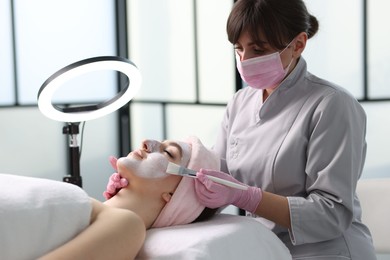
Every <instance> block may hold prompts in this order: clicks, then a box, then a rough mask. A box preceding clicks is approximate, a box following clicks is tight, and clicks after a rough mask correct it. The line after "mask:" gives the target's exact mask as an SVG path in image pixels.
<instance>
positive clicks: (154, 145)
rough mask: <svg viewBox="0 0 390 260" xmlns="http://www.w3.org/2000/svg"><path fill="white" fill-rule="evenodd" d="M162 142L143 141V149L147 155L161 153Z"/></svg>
mask: <svg viewBox="0 0 390 260" xmlns="http://www.w3.org/2000/svg"><path fill="white" fill-rule="evenodd" d="M159 148H160V142H158V141H156V140H149V139H146V140H144V141H142V149H143V150H144V151H145V152H147V153H153V152H157V151H159Z"/></svg>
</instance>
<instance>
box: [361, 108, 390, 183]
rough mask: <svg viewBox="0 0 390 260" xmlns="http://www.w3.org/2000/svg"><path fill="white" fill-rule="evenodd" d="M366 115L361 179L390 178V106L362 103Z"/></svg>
mask: <svg viewBox="0 0 390 260" xmlns="http://www.w3.org/2000/svg"><path fill="white" fill-rule="evenodd" d="M363 106H364V109H365V111H366V113H367V159H366V164H365V167H364V172H363V177H366V178H378V177H390V152H389V147H390V135H389V133H390V119H389V114H390V104H389V103H386V102H375V103H363Z"/></svg>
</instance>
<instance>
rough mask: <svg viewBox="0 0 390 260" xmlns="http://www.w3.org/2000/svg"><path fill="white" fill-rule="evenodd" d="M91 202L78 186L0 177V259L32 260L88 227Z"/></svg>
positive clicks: (27, 178) (14, 177)
mask: <svg viewBox="0 0 390 260" xmlns="http://www.w3.org/2000/svg"><path fill="white" fill-rule="evenodd" d="M91 210H92V206H91V202H90V199H89V197H88V195H87V194H86V193H85V192H84V191H83V190H82V189H81V188H79V187H78V186H76V185H73V184H68V183H63V182H58V181H53V180H47V179H40V178H32V177H23V176H15V175H9V174H0V259H12V260H17V259H36V258H38V257H39V256H42V255H44V254H45V253H47V252H49V251H51V250H53V249H55V248H57V247H58V246H60V245H62V244H64V243H65V242H67V241H69V240H70V239H72V238H73V237H75V236H76V235H77V234H78V233H80V232H81V231H82V230H83V229H85V228H86V227H87V226H88V225H89V221H90V216H91Z"/></svg>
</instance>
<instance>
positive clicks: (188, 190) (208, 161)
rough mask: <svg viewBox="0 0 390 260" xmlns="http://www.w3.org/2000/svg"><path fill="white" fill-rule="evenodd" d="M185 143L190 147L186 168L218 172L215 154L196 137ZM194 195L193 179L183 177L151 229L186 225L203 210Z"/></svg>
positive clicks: (218, 162) (218, 165)
mask: <svg viewBox="0 0 390 260" xmlns="http://www.w3.org/2000/svg"><path fill="white" fill-rule="evenodd" d="M186 143H188V144H190V146H191V157H190V161H189V163H188V166H187V168H189V169H193V170H196V171H197V170H200V169H201V168H205V169H214V170H219V167H220V161H219V159H218V157H217V156H216V154H215V153H214V152H213V151H211V150H209V149H207V148H206V147H205V146H204V145H203V144H202V143H201V142H200V140H199V139H198V138H197V137H194V136H192V137H189V138H188V139H187V140H186ZM204 208H205V207H204V206H202V205H201V204H200V203H199V201H198V198H197V196H196V193H195V183H194V179H192V178H189V177H183V178H182V179H181V181H180V183H179V185H178V186H177V188H176V190H175V192H174V193H173V195H172V197H171V200H170V201H169V202H168V203H167V204H166V205H165V207H164V208H163V209H162V210H161V212H160V214H159V215H158V217H157V219H156V220H155V222H154V223H153V225H152V227H153V228H158V227H167V226H174V225H182V224H188V223H191V222H192V221H194V220H195V219H196V218H197V217H198V216H199V215H200V213H202V211H203V210H204Z"/></svg>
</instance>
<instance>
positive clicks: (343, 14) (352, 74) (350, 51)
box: [303, 0, 364, 98]
mask: <svg viewBox="0 0 390 260" xmlns="http://www.w3.org/2000/svg"><path fill="white" fill-rule="evenodd" d="M305 2H306V4H307V7H308V10H309V12H311V13H312V14H313V15H314V16H316V17H317V19H318V20H319V24H320V29H319V31H318V32H317V35H316V36H314V37H313V38H312V39H310V40H309V41H308V42H307V46H306V49H305V51H304V53H303V57H304V58H305V59H306V61H307V63H308V70H309V71H310V72H312V73H313V74H315V75H317V76H319V77H322V78H325V79H327V80H329V81H332V82H334V83H336V84H339V85H341V86H342V87H343V88H346V89H347V90H349V91H350V92H351V93H352V94H353V95H354V96H355V97H357V98H362V97H363V89H364V88H363V55H362V54H363V45H362V44H363V34H362V33H363V19H362V14H363V11H362V7H363V4H362V0H343V1H340V0H327V1H318V0H306V1H305Z"/></svg>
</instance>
